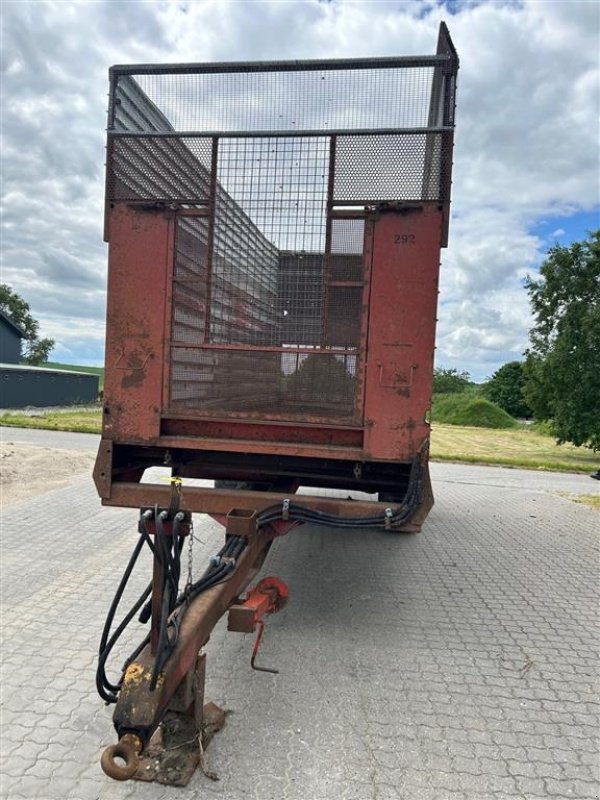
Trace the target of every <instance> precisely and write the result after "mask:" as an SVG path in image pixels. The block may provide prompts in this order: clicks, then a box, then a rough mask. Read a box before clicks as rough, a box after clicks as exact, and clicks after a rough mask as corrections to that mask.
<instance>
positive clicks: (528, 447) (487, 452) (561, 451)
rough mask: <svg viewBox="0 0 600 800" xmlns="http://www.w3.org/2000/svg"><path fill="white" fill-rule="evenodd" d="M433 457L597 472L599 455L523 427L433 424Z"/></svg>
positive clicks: (532, 467) (543, 468)
mask: <svg viewBox="0 0 600 800" xmlns="http://www.w3.org/2000/svg"><path fill="white" fill-rule="evenodd" d="M431 456H432V458H433V459H437V460H440V461H466V462H468V463H471V464H499V465H502V466H508V467H525V468H526V469H542V470H558V471H562V472H596V470H597V469H598V466H599V465H600V454H598V453H596V454H594V453H593V452H592V451H591V450H587V449H585V448H583V447H574V446H573V445H570V444H561V445H557V444H556V443H555V440H554V439H553V438H552V437H550V436H545V435H543V434H541V433H537V432H536V431H533V430H531V429H530V428H528V427H520V428H515V429H511V430H494V429H491V428H470V427H466V426H465V427H462V426H459V425H439V424H438V425H435V424H434V425H433V426H432V432H431Z"/></svg>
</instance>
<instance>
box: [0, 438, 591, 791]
mask: <svg viewBox="0 0 600 800" xmlns="http://www.w3.org/2000/svg"><path fill="white" fill-rule="evenodd" d="M1 433H2V437H3V438H4V439H5V440H7V441H24V442H30V443H38V444H43V445H45V446H55V447H61V448H67V449H73V448H81V447H83V448H91V449H95V447H96V442H97V438H96V437H94V436H86V435H77V434H59V433H50V432H46V431H40V432H37V431H16V430H15V429H11V430H10V431H7V430H6V429H4V430H3V431H2V432H1ZM65 457H68V455H66V456H65ZM432 472H433V481H434V491H435V494H436V506H435V508H434V510H433V512H432V513H431V515H430V518H429V520H428V522H427V525H426V527H425V529H424V531H423V533H421V534H420V535H418V536H407V535H392V534H386V533H385V532H374V531H368V530H365V531H351V532H342V531H336V530H330V529H319V528H316V527H308V526H305V527H303V528H299V529H297V530H296V531H294V532H292V533H291V534H290V535H288V536H287V537H284V538H282V539H281V540H279V541H278V542H277V543H276V544H275V546H274V548H273V549H272V551H271V554H270V556H269V558H268V562H267V564H266V566H265V569H264V570H263V572H264V574H275V575H279V576H280V577H281V578H282V579H283V580H285V581H286V583H287V584H288V586H289V587H290V602H289V604H288V605H287V607H286V608H285V609H284V610H283V611H282V612H281V613H280V614H277V615H275V616H274V617H272V618H270V619H269V620H268V622H267V628H266V634H265V638H264V642H263V647H262V649H261V653H260V659H261V660H262V663H263V664H265V665H267V666H274V667H276V668H278V669H279V670H280V673H279V675H275V676H274V675H268V674H260V673H255V672H252V670H251V669H250V654H251V648H252V643H253V638H252V636H250V635H247V636H246V635H242V634H233V633H229V634H228V633H226V631H225V629H224V625H223V624H220V625H219V627H218V628H217V629H216V631H215V633H214V634H213V636H212V638H211V641H210V642H209V645H208V648H207V652H208V685H207V699H212V700H214V701H216V702H217V703H219V704H220V705H222V706H224V707H225V708H227V709H230V710H231V712H232V713H231V715H230V716H228V719H227V725H226V727H225V728H224V730H223V731H222V732H221V733H219V734H218V736H217V737H216V738H215V739H214V741H213V742H212V744H211V746H210V748H209V750H208V751H207V762H208V767H209V768H210V769H211V770H214V771H215V772H217V773H218V774H219V776H220V780H219V781H218V782H216V783H215V782H211V781H210V780H209V779H208V778H206V777H205V776H203V775H202V774H201V773H199V774H196V775H195V776H194V778H193V779H192V782H191V783H190V785H189V786H188V787H186V788H184V789H175V788H169V787H163V786H158V785H151V784H138V783H134V782H127V783H123V784H119V783H116V782H113V781H111V780H109V779H108V778H106V777H105V776H104V775H103V773H102V772H101V770H100V766H99V758H100V754H101V752H102V750H103V749H104V747H105V746H106V745H108V744H110V743H112V742H114V741H115V735H114V731H113V729H112V725H111V709H110V708H107V707H105V706H104V705H103V704H102V702H101V701H100V699H99V698H98V697H97V695H96V693H95V686H94V672H95V659H96V652H97V644H98V639H99V635H100V631H101V627H102V624H103V621H104V616H105V613H106V610H107V608H108V605H109V602H110V600H111V598H112V596H113V593H114V590H115V588H116V585H117V582H118V580H119V578H120V574H121V572H122V569H123V567H124V565H125V563H126V561H127V558H128V556H129V553H130V551H131V549H132V548H133V545H134V543H135V540H136V533H135V527H136V516H137V514H136V512H135V511H133V510H125V509H108V508H102V507H101V506H100V503H99V501H98V499H97V498H96V495H95V491H94V488H93V485H92V482H91V479H90V477H89V476H79V477H76V478H74V479H73V480H72V481H71V483H70V485H69V486H68V487H66V488H64V489H59V490H54V491H51V492H47V493H45V494H41V495H39V496H37V497H35V498H33V499H29V500H28V501H26V502H24V503H23V504H21V505H16V506H11V507H9V508H7V509H6V511H5V513H4V514H3V527H2V551H1V557H2V558H1V567H2V626H3V641H2V651H1V654H2V707H3V710H2V716H1V722H2V779H1V783H0V786H1V791H0V795H1V797H2V798H6V800H19V799H22V798H25V799H26V800H30V798H43V799H44V800H113V799H114V800H117V798H118V799H120V798H143V799H144V800H167V799H168V800H174V799H175V798H180V799H181V800H191V798H194V799H196V798H221V799H222V800H242V798H243V799H244V800H245V799H246V798H257V800H271V799H273V800H279V799H280V798H288V799H289V800H337V798H340V799H342V800H387V799H388V798H389V799H391V798H394V799H396V798H397V799H398V800H400V799H402V800H488V799H489V800H513V799H514V800H517V798H518V799H519V800H523V798H526V800H539V798H586V799H589V798H597V797H598V791H599V760H598V740H597V737H598V722H599V718H598V717H599V715H598V695H597V689H598V681H597V678H598V663H599V662H598V653H597V643H598V638H597V623H598V614H597V590H598V566H599V561H598V533H599V528H600V525H599V522H600V516H599V515H598V513H597V512H595V511H593V510H591V509H589V508H587V507H585V506H583V505H578V504H575V503H573V502H571V501H569V500H567V499H565V498H564V497H562V496H560V495H559V494H558V493H559V492H576V493H588V494H589V493H592V492H594V491H598V489H599V488H600V487H599V486H598V484H597V483H595V482H594V481H592V480H591V479H590V478H588V477H586V476H574V475H552V474H546V473H532V472H527V471H524V470H504V469H498V468H493V467H473V466H463V465H453V464H434V465H433V470H432ZM195 534H196V536H197V537H198V541H196V542H195V545H194V562H195V565H196V569H197V570H198V571H199V570H201V569H203V568H204V566H205V564H206V558H207V556H208V554H210V553H212V552H215V551H216V550H217V549H218V547H219V546H220V541H221V536H222V534H221V529H220V528H219V526H218V525H217V524H216V523H214V522H212V521H210V520H207V519H205V518H202V517H197V518H196V520H195ZM148 568H149V561H146V563H144V564H143V565H142V567H141V568H140V570H139V572H138V573H137V575H134V580H133V588H132V593H131V594H132V596H133V595H134V594H135V593H136V591H137V592H139V590H140V588H141V586H142V585H143V584H144V583H145V582H146V581H147V578H148ZM139 638H140V633H139V632H138V633H134V634H133V635H132V636H131V637H130V638H129V639H128V640H127V641H126V642H125V644H124V648H123V651H122V653H120V654H118V656H117V659H116V661H115V664H119V663H120V661H121V660H122V658H123V657H124V655H126V654H127V652H128V651H129V650H131V649H132V647H133V644H134V643H135V642H136V641H137V640H139Z"/></svg>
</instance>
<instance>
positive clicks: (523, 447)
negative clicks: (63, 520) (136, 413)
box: [0, 409, 600, 474]
mask: <svg viewBox="0 0 600 800" xmlns="http://www.w3.org/2000/svg"><path fill="white" fill-rule="evenodd" d="M0 425H8V426H13V427H18V428H45V429H48V430H56V431H77V432H81V433H100V431H101V425H102V412H101V411H100V410H98V411H78V410H77V409H71V410H69V411H53V412H47V413H44V412H40V413H39V414H35V412H34V415H33V416H28V415H25V414H19V413H16V412H15V413H7V414H2V415H0ZM431 457H432V458H433V459H434V460H438V461H461V462H466V463H471V464H496V465H499V466H507V467H524V468H525V469H539V470H553V471H559V472H561V471H562V472H582V473H590V474H591V473H592V472H596V470H597V469H598V465H599V464H600V455H599V454H598V453H592V451H591V450H587V449H585V448H583V447H574V446H573V445H570V444H562V445H557V444H556V443H555V440H554V439H553V438H552V437H550V436H546V435H544V434H541V433H538V432H537V431H535V430H532V428H531V426H528V427H523V426H520V425H518V424H517V427H516V428H511V429H493V428H481V427H469V426H461V425H443V424H440V423H439V422H434V423H433V425H432V432H431Z"/></svg>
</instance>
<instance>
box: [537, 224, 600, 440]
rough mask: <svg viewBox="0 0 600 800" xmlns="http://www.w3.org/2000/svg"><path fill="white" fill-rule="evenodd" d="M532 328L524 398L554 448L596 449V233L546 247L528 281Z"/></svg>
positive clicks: (599, 346) (599, 372)
mask: <svg viewBox="0 0 600 800" xmlns="http://www.w3.org/2000/svg"><path fill="white" fill-rule="evenodd" d="M525 287H526V289H527V291H528V293H529V299H530V302H531V307H532V311H533V314H534V319H535V323H534V326H533V328H532V329H531V331H530V333H529V339H530V342H531V346H530V348H529V350H527V352H526V356H527V361H526V364H525V374H526V385H525V389H524V394H525V398H526V400H527V402H528V403H529V405H530V406H531V408H532V409H533V412H534V414H535V416H536V417H537V418H538V419H551V420H553V424H554V430H555V432H556V436H557V439H558V442H559V443H562V442H572V443H573V444H575V445H578V446H579V445H586V446H587V447H590V448H592V449H593V450H595V451H598V450H600V230H597V231H595V232H594V233H591V234H589V237H588V238H587V239H585V240H584V241H582V242H574V243H573V244H571V245H570V246H569V247H562V246H561V245H556V246H554V247H552V248H551V249H550V250H549V252H548V256H547V258H546V261H545V262H544V263H543V265H542V267H541V269H540V277H539V279H537V280H534V279H533V278H531V277H528V278H527V280H526V282H525Z"/></svg>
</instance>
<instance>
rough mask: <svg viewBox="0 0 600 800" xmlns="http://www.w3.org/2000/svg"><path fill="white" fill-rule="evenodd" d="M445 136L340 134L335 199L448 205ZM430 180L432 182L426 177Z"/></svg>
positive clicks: (341, 200)
mask: <svg viewBox="0 0 600 800" xmlns="http://www.w3.org/2000/svg"><path fill="white" fill-rule="evenodd" d="M441 137H442V134H433V133H429V134H407V135H401V134H399V135H396V134H394V135H389V136H388V135H385V136H383V135H382V136H339V137H338V138H337V144H336V151H335V179H334V190H333V196H334V200H335V201H336V202H338V203H342V204H343V203H344V201H349V202H356V201H358V202H364V198H367V197H368V198H369V199H370V200H371V201H382V202H383V201H391V200H393V199H394V198H395V199H401V200H406V201H415V202H418V201H442V200H443V199H444V197H445V195H446V192H447V191H448V187H447V186H446V175H444V174H442V171H441V168H442V158H441V154H442V138H441ZM425 176H427V180H426V179H425Z"/></svg>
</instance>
